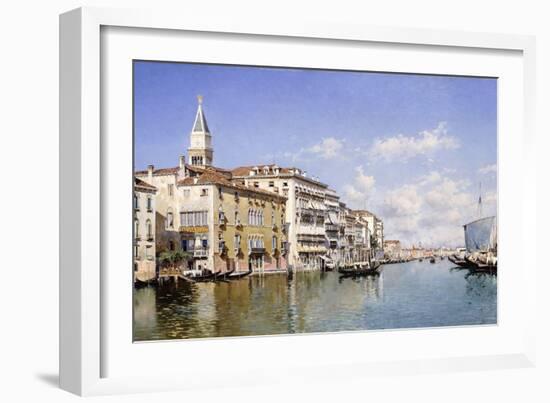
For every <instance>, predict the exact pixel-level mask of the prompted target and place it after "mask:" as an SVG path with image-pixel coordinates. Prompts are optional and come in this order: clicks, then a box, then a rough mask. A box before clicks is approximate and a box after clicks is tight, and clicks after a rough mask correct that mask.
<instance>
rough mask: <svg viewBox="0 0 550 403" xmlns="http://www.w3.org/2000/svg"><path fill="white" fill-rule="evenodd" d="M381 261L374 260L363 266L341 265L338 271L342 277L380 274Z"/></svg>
mask: <svg viewBox="0 0 550 403" xmlns="http://www.w3.org/2000/svg"><path fill="white" fill-rule="evenodd" d="M380 266H381V264H380V262H378V261H372V262H371V263H370V264H369V263H366V264H364V265H362V266H357V267H354V266H349V267H340V268H338V273H340V274H341V275H342V277H359V276H368V275H376V274H380Z"/></svg>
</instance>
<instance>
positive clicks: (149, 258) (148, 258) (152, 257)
mask: <svg viewBox="0 0 550 403" xmlns="http://www.w3.org/2000/svg"><path fill="white" fill-rule="evenodd" d="M147 260H155V257H154V256H147Z"/></svg>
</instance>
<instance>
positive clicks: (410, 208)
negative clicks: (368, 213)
mask: <svg viewBox="0 0 550 403" xmlns="http://www.w3.org/2000/svg"><path fill="white" fill-rule="evenodd" d="M384 205H385V206H384V212H385V215H388V216H391V217H404V216H409V217H410V216H413V215H415V214H418V213H419V211H420V207H421V206H422V199H421V198H420V195H419V194H418V187H417V186H416V185H404V186H401V187H399V188H397V189H393V190H390V191H388V192H387V193H386V197H385V199H384Z"/></svg>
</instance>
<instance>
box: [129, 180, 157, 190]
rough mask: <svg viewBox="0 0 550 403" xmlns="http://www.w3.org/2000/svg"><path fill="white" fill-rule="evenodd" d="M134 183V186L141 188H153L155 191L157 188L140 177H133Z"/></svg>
mask: <svg viewBox="0 0 550 403" xmlns="http://www.w3.org/2000/svg"><path fill="white" fill-rule="evenodd" d="M134 185H135V187H136V188H142V189H147V190H155V191H156V190H157V188H156V187H154V186H153V185H150V184H148V183H147V182H144V181H142V180H141V179H139V178H135V177H134Z"/></svg>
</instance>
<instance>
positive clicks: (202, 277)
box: [178, 272, 218, 283]
mask: <svg viewBox="0 0 550 403" xmlns="http://www.w3.org/2000/svg"><path fill="white" fill-rule="evenodd" d="M216 274H218V273H211V272H208V273H206V274H198V275H194V276H186V275H184V274H180V275H179V276H178V277H179V278H182V279H183V280H185V281H189V282H190V283H203V282H205V281H212V280H214V279H215V277H216Z"/></svg>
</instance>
